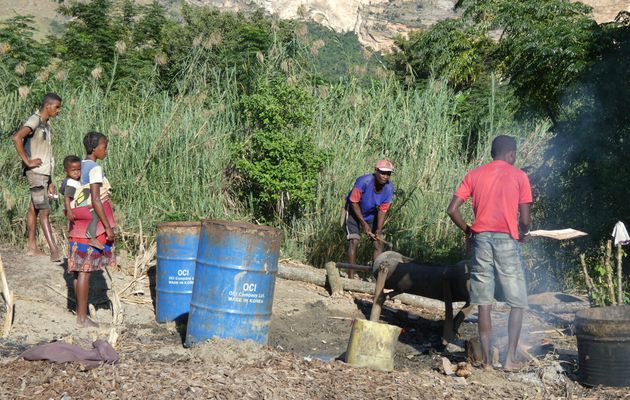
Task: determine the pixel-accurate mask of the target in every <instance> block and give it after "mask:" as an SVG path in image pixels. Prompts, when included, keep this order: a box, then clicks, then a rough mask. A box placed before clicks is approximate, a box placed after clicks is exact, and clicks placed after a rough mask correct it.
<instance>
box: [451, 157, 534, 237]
mask: <svg viewBox="0 0 630 400" xmlns="http://www.w3.org/2000/svg"><path fill="white" fill-rule="evenodd" d="M455 196H457V197H459V198H460V199H462V200H464V201H466V200H468V198H469V197H470V196H472V207H473V212H474V213H475V223H474V224H473V225H472V226H471V229H472V230H473V231H474V232H477V233H479V232H503V233H509V234H510V236H512V237H513V238H514V239H518V237H519V235H518V205H519V204H527V203H531V202H532V189H531V186H530V184H529V178H527V174H525V172H523V171H521V170H520V169H518V168H516V167H514V166H512V165H510V164H509V163H507V162H505V161H501V160H495V161H492V162H491V163H488V164H486V165H482V166H481V167H478V168H475V169H473V170H472V171H470V172H469V173H468V174H466V176H465V177H464V180H463V181H462V183H461V185H459V188H458V189H457V191H456V192H455Z"/></svg>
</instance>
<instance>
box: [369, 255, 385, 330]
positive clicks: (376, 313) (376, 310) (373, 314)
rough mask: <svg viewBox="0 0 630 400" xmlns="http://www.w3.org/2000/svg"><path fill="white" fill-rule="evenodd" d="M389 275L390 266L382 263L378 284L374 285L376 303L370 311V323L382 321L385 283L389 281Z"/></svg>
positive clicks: (377, 279) (374, 302)
mask: <svg viewBox="0 0 630 400" xmlns="http://www.w3.org/2000/svg"><path fill="white" fill-rule="evenodd" d="M388 273H389V264H387V263H386V262H384V263H381V265H380V266H379V267H378V276H377V277H376V284H375V285H374V301H373V302H372V310H371V311H370V321H372V322H378V321H379V320H380V319H381V309H382V307H383V303H384V302H385V293H383V290H384V289H385V281H387V274H388Z"/></svg>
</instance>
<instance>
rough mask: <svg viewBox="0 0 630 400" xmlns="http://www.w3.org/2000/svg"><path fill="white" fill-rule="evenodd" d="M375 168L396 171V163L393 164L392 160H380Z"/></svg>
mask: <svg viewBox="0 0 630 400" xmlns="http://www.w3.org/2000/svg"><path fill="white" fill-rule="evenodd" d="M375 168H376V169H378V170H381V171H385V172H392V171H394V164H392V162H391V161H389V160H379V161H378V162H377V163H376V167H375Z"/></svg>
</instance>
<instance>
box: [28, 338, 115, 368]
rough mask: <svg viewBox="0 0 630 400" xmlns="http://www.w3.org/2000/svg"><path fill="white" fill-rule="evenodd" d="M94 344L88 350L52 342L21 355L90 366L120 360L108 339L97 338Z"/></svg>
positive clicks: (32, 359)
mask: <svg viewBox="0 0 630 400" xmlns="http://www.w3.org/2000/svg"><path fill="white" fill-rule="evenodd" d="M92 346H94V348H93V349H91V350H86V349H84V348H82V347H81V346H78V345H76V344H70V343H65V342H52V343H46V344H41V345H38V346H35V347H32V348H30V349H28V350H26V351H25V352H24V353H22V354H21V357H22V358H23V359H25V360H28V361H39V360H41V361H50V362H55V363H65V362H80V363H82V364H85V365H88V366H97V365H99V364H115V363H117V362H118V359H119V357H118V353H116V350H114V348H113V347H112V346H111V345H110V344H109V343H107V342H106V341H104V340H96V341H95V342H94V343H92Z"/></svg>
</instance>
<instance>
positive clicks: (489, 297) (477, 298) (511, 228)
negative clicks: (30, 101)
mask: <svg viewBox="0 0 630 400" xmlns="http://www.w3.org/2000/svg"><path fill="white" fill-rule="evenodd" d="M491 154H492V159H493V161H492V162H490V163H488V164H486V165H482V166H481V167H478V168H476V169H474V170H472V171H470V172H468V174H466V177H465V178H464V180H463V181H462V183H461V185H460V186H459V188H458V189H457V191H456V192H455V195H454V196H453V199H452V200H451V204H450V205H449V206H448V210H447V212H448V215H449V216H450V217H451V219H452V220H453V222H454V223H455V224H456V225H457V226H458V227H459V228H460V229H461V230H462V231H464V232H465V233H466V236H467V238H469V239H472V245H473V254H472V266H471V276H470V302H471V303H472V304H477V305H478V306H479V339H480V342H481V351H482V354H483V363H484V367H491V358H490V334H491V331H492V321H491V311H492V303H493V302H494V289H495V284H497V285H498V286H499V288H500V289H501V291H502V292H503V294H504V296H505V300H506V303H507V304H508V305H509V306H510V307H511V310H510V318H509V321H508V349H507V354H506V357H505V362H504V363H503V368H504V369H506V370H517V369H519V368H520V365H519V364H518V363H517V361H516V348H517V346H518V339H519V336H520V334H521V326H522V325H523V310H524V309H525V308H527V287H526V285H525V274H524V272H523V264H522V260H521V255H520V244H519V241H523V240H525V239H526V238H527V236H528V235H529V228H530V225H531V215H530V205H531V203H532V191H531V187H530V184H529V179H528V178H527V175H526V174H525V172H523V171H521V170H520V169H518V168H515V167H514V162H515V161H516V140H515V139H514V138H513V137H510V136H505V135H501V136H497V137H496V138H495V139H494V140H493V141H492V153H491ZM469 197H472V206H473V212H474V214H475V222H474V223H473V224H472V226H471V225H468V224H467V223H466V221H464V219H463V217H462V215H461V213H460V211H459V208H460V207H461V205H462V204H464V203H465V202H466V200H468V198H469ZM495 281H496V282H495Z"/></svg>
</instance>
